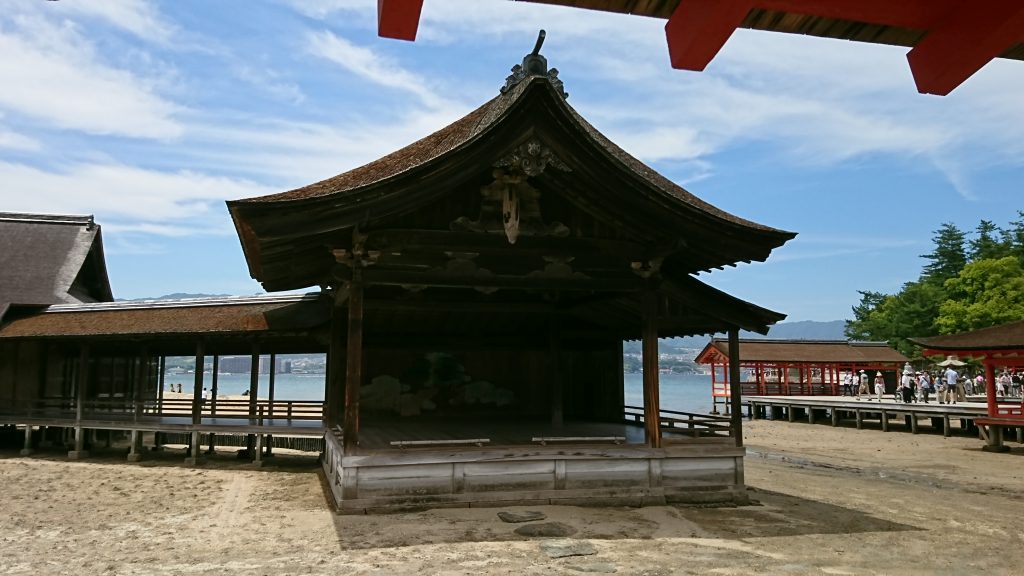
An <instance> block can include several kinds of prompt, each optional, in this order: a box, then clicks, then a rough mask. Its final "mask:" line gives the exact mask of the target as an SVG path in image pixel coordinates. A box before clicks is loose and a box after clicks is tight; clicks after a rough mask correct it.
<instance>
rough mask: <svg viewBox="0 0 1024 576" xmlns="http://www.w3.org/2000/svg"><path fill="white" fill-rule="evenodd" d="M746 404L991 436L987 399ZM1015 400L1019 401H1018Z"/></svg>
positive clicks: (778, 413)
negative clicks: (955, 428) (984, 423)
mask: <svg viewBox="0 0 1024 576" xmlns="http://www.w3.org/2000/svg"><path fill="white" fill-rule="evenodd" d="M743 404H746V405H747V407H748V413H749V415H750V417H751V418H752V419H757V418H770V419H776V420H778V419H786V420H788V421H790V422H796V421H806V422H810V423H811V424H813V423H815V422H818V421H829V422H830V423H831V424H832V425H833V426H838V425H839V424H840V423H842V422H844V421H849V420H853V421H854V422H855V425H856V427H857V428H858V429H860V428H862V427H863V426H864V423H865V421H877V422H878V423H879V425H880V426H881V428H882V430H883V431H886V432H888V431H889V428H890V423H891V421H892V420H893V418H895V419H897V420H902V421H903V423H905V428H906V429H909V430H910V431H911V432H912V433H914V434H917V433H918V432H919V427H920V425H921V424H920V423H921V422H922V421H923V422H924V423H925V425H926V426H929V427H930V428H932V429H936V430H937V429H940V428H941V430H942V433H943V435H944V436H949V435H950V434H951V433H952V422H953V421H959V423H960V429H961V430H964V431H967V432H970V433H978V434H979V435H980V436H981V437H982V438H983V439H985V440H987V439H988V438H987V435H988V432H987V431H986V430H985V429H984V426H978V425H977V424H976V421H977V420H979V419H982V418H986V417H988V411H987V406H986V404H985V403H984V402H958V403H956V404H939V403H938V402H937V401H934V400H933V401H930V402H929V403H927V404H924V403H919V402H911V403H903V402H896V401H894V400H893V399H892V397H891V396H883V397H882V401H881V402H879V401H878V400H877V399H874V398H873V399H870V400H869V399H868V397H866V396H861V399H860V400H854V399H851V398H850V397H849V396H747V397H744V398H743ZM1014 404H1019V401H1018V402H1014ZM1018 440H1019V441H1022V442H1024V429H1018Z"/></svg>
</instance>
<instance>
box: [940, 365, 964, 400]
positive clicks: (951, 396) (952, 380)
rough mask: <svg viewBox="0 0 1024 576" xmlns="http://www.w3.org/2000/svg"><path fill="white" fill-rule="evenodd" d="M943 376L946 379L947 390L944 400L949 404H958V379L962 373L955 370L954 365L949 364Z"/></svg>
mask: <svg viewBox="0 0 1024 576" xmlns="http://www.w3.org/2000/svg"><path fill="white" fill-rule="evenodd" d="M943 376H944V377H945V379H946V391H945V393H944V394H943V395H944V396H945V398H944V400H945V402H946V403H947V404H956V381H957V380H958V379H959V378H960V374H958V373H957V371H956V370H953V367H952V366H948V367H946V372H945V374H943Z"/></svg>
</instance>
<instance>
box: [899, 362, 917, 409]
mask: <svg viewBox="0 0 1024 576" xmlns="http://www.w3.org/2000/svg"><path fill="white" fill-rule="evenodd" d="M900 392H901V393H902V394H903V403H904V404H908V403H910V402H912V401H913V400H914V370H913V368H911V367H910V364H907V365H906V366H904V367H903V378H901V379H900Z"/></svg>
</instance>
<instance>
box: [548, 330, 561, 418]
mask: <svg viewBox="0 0 1024 576" xmlns="http://www.w3.org/2000/svg"><path fill="white" fill-rule="evenodd" d="M561 348H562V335H561V331H560V329H559V326H558V323H557V322H551V323H550V324H549V325H548V381H549V382H550V391H551V402H550V404H551V425H552V426H553V427H556V428H558V427H560V426H562V423H563V422H564V417H563V414H562V396H563V394H564V390H563V388H562V370H561V356H562V350H561Z"/></svg>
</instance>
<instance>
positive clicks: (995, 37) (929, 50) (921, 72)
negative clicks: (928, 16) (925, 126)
mask: <svg viewBox="0 0 1024 576" xmlns="http://www.w3.org/2000/svg"><path fill="white" fill-rule="evenodd" d="M1022 30H1024V2H1020V0H986V1H984V2H983V1H981V0H976V1H973V2H964V3H962V4H961V5H960V6H959V7H958V8H957V9H955V10H953V11H952V12H951V13H949V14H947V16H946V18H945V20H943V22H942V23H941V24H940V25H938V26H937V27H935V28H933V29H932V30H931V31H930V32H929V33H928V35H927V36H925V37H924V39H923V40H921V41H920V42H918V43H917V45H916V46H915V47H914V48H913V49H912V50H911V51H910V52H909V53H907V61H909V62H910V70H911V72H913V74H914V82H915V83H916V84H917V90H918V91H919V92H921V93H922V94H937V95H940V96H945V95H946V94H949V93H950V92H951V91H952V90H953V89H954V88H956V87H957V86H959V85H960V84H962V83H963V82H964V81H965V80H967V79H968V78H970V77H971V75H972V74H974V73H975V72H977V71H978V70H980V69H981V68H982V67H983V66H984V65H985V64H988V63H989V62H990V61H991V60H992V59H993V58H995V57H996V56H998V55H1000V54H1002V53H1003V52H1004V51H1006V50H1007V49H1008V48H1010V47H1012V46H1013V45H1014V44H1016V43H1017V42H1019V41H1020V40H1021V36H1022V34H1021V31H1022Z"/></svg>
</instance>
